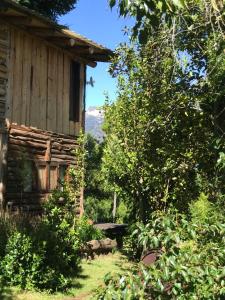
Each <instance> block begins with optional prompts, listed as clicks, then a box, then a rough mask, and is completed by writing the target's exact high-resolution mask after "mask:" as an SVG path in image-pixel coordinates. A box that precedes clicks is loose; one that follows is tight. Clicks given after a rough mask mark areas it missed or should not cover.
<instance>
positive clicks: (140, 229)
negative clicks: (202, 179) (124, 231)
mask: <svg viewBox="0 0 225 300" xmlns="http://www.w3.org/2000/svg"><path fill="white" fill-rule="evenodd" d="M200 198H201V199H198V201H197V202H196V203H195V204H193V207H195V208H196V207H199V202H201V203H202V201H206V198H205V197H202V196H201V197H200ZM207 201H208V200H207ZM207 205H208V204H207ZM209 207H210V210H211V215H213V214H214V213H215V214H216V215H219V214H220V213H219V212H218V211H216V209H215V207H214V206H213V205H209ZM191 211H192V209H191ZM202 211H204V214H203V213H202ZM207 211H208V210H207ZM205 212H206V210H205V209H204V210H202V205H201V206H200V208H199V209H198V210H197V209H196V210H195V213H194V217H193V219H191V220H189V219H188V218H187V217H186V216H184V215H181V214H179V213H177V212H176V211H174V210H169V211H168V212H167V213H166V214H162V213H154V214H153V215H152V217H151V220H150V221H149V223H148V224H147V225H146V226H144V225H142V224H139V225H138V226H137V228H136V229H135V231H134V233H133V235H132V237H133V238H135V237H136V243H137V244H138V246H139V247H140V248H141V249H160V250H161V251H162V254H161V256H160V258H159V259H158V260H157V261H156V262H155V263H154V264H153V265H151V266H149V267H145V266H143V265H142V264H140V265H138V267H137V268H136V269H135V270H134V271H133V272H127V273H125V274H123V275H118V276H117V277H114V276H111V277H110V276H109V275H108V276H107V278H106V287H105V288H103V289H100V291H99V292H98V293H97V295H96V299H106V300H107V299H118V300H119V299H124V300H125V299H176V300H185V299H187V300H190V299H193V300H194V299H196V300H199V299H216V300H219V299H221V300H222V299H224V297H225V280H224V278H225V250H224V249H225V238H224V236H225V224H224V222H221V221H220V218H218V221H217V220H215V219H214V222H212V220H211V218H205V217H204V223H201V224H200V222H199V220H198V216H199V218H200V220H202V218H203V216H205V215H207V213H205Z"/></svg>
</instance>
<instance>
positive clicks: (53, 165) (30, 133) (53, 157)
mask: <svg viewBox="0 0 225 300" xmlns="http://www.w3.org/2000/svg"><path fill="white" fill-rule="evenodd" d="M76 147H78V143H77V139H76V138H74V136H70V135H64V134H57V133H54V132H51V131H44V130H40V129H37V128H33V127H26V126H19V125H17V124H12V125H11V127H10V130H9V144H8V175H7V194H6V198H7V203H8V208H9V209H13V210H15V209H16V210H20V211H21V210H22V211H29V212H33V213H37V212H39V211H40V210H41V204H42V203H43V202H44V201H45V200H46V199H47V197H48V196H49V194H50V192H51V191H52V190H54V189H55V188H57V186H59V172H60V168H61V167H63V168H67V167H68V166H75V165H76V161H75V157H74V155H73V150H75V149H76ZM25 162H31V163H32V166H33V170H32V172H33V173H32V176H34V178H35V181H36V184H35V185H34V186H33V190H32V191H27V192H26V191H24V187H23V185H22V183H21V180H22V176H24V174H23V170H22V169H23V165H24V163H25ZM21 172H22V174H21ZM79 209H80V203H79V201H77V212H79Z"/></svg>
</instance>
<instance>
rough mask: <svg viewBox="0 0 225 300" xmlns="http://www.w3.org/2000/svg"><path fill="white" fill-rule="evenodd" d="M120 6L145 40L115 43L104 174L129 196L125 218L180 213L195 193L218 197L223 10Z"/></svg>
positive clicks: (197, 5)
mask: <svg viewBox="0 0 225 300" xmlns="http://www.w3.org/2000/svg"><path fill="white" fill-rule="evenodd" d="M139 2H141V3H142V4H143V5H144V4H146V5H147V4H148V5H150V4H151V3H155V4H156V3H157V7H156V6H154V7H150V6H148V8H146V6H145V5H144V6H141V5H139V6H137V5H136V4H137V3H139ZM119 3H120V13H121V14H123V15H126V14H127V13H128V12H130V13H131V14H132V15H135V16H136V18H137V24H136V25H137V26H136V29H137V33H138V34H139V38H140V36H141V32H142V31H143V32H144V33H145V37H147V38H145V39H144V40H143V39H141V42H142V43H141V44H140V43H136V42H133V45H131V46H130V47H127V46H122V47H120V48H119V49H118V51H117V57H116V58H115V60H114V62H113V64H112V67H111V73H112V74H113V76H115V77H117V78H118V86H119V92H118V99H117V101H116V102H115V103H113V104H111V105H107V106H106V124H105V129H106V132H107V133H108V137H107V144H106V148H105V151H104V157H103V159H104V170H105V174H106V178H108V180H109V181H113V182H115V183H116V184H117V185H118V186H119V187H120V188H121V189H123V190H124V191H125V192H126V194H127V195H128V199H129V201H128V205H129V206H130V208H131V211H132V216H131V218H132V219H134V218H141V219H142V220H146V218H147V217H148V214H149V211H153V210H156V209H164V208H166V207H168V205H169V204H170V203H172V204H173V205H174V206H176V207H177V208H178V209H179V210H187V208H188V203H189V202H190V201H191V200H193V199H195V198H196V197H197V196H198V195H199V193H200V192H202V191H203V192H207V193H209V195H210V199H211V200H214V201H216V200H218V198H219V195H223V194H224V189H223V186H224V184H223V176H224V163H223V161H224V159H223V157H224V156H223V151H224V142H225V141H224V130H225V128H224V121H223V120H224V103H223V102H222V99H224V94H225V89H224V86H225V81H224V80H225V79H224V78H225V74H224V72H225V71H224V65H225V53H224V51H223V49H224V37H223V34H224V15H223V11H224V9H223V8H222V6H221V3H219V4H215V5H212V3H211V1H204V2H203V1H197V2H196V1H186V2H184V1H183V2H181V3H184V4H183V5H182V6H180V5H176V3H180V2H179V1H173V3H174V5H173V9H169V8H168V5H169V4H168V3H170V2H169V1H132V2H131V1H122V0H121V1H119ZM123 3H124V4H125V3H128V6H121V5H122V4H123ZM159 3H167V4H168V5H167V6H166V8H165V7H164V6H163V7H164V8H165V9H164V8H163V7H162V8H161V9H160V8H159ZM216 3H217V2H216ZM114 4H115V1H111V5H114ZM144 7H145V8H146V11H147V12H148V13H146V12H144ZM139 8H140V9H143V11H141V12H140V13H138V12H139ZM152 15H154V16H155V17H154V19H155V22H153V20H152ZM142 17H143V18H142ZM156 21H157V22H156ZM140 22H141V23H140ZM150 33H151V34H150ZM139 40H140V39H139ZM219 165H220V166H219Z"/></svg>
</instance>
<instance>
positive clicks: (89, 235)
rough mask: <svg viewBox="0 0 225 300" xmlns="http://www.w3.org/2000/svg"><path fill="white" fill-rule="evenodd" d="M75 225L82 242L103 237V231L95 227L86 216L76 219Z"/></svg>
mask: <svg viewBox="0 0 225 300" xmlns="http://www.w3.org/2000/svg"><path fill="white" fill-rule="evenodd" d="M75 227H76V233H77V235H78V237H79V239H80V241H81V243H82V244H84V243H86V242H89V241H91V240H100V239H102V238H103V237H104V234H103V232H102V231H101V230H100V229H97V228H95V227H94V226H93V224H91V223H90V221H89V220H88V219H87V218H86V217H83V218H80V219H77V220H76V224H75Z"/></svg>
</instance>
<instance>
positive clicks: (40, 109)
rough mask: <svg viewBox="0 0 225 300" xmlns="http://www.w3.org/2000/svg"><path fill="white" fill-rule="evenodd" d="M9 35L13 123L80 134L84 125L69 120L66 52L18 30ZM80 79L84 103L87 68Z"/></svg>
mask: <svg viewBox="0 0 225 300" xmlns="http://www.w3.org/2000/svg"><path fill="white" fill-rule="evenodd" d="M10 36H11V38H10V53H11V55H10V78H9V82H10V91H11V93H10V96H9V105H8V109H7V118H8V119H9V121H10V123H16V124H18V125H25V126H28V127H29V126H33V127H36V128H39V129H42V130H47V131H53V132H57V133H63V134H67V135H73V136H75V135H78V133H79V131H80V128H81V122H80V123H74V122H71V121H69V97H70V64H71V58H70V57H69V56H68V54H66V53H64V52H63V50H61V49H58V48H56V47H54V46H51V45H50V44H47V43H46V42H44V41H43V40H41V39H40V38H38V37H35V36H32V35H28V34H27V33H26V32H23V31H20V30H18V29H16V28H13V27H12V28H11V30H10ZM81 79H82V80H81V83H80V84H81V95H80V101H81V103H82V102H83V93H84V92H83V91H84V65H82V66H81ZM81 107H82V105H81ZM80 115H81V116H82V110H81V111H80ZM81 120H82V118H81Z"/></svg>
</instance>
